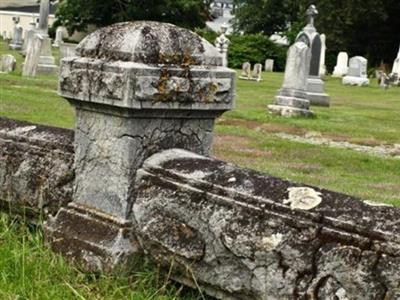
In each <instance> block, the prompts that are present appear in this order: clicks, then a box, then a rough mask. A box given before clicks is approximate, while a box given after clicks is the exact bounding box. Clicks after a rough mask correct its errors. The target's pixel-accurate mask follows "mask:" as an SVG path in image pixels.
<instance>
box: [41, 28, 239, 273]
mask: <svg viewBox="0 0 400 300" xmlns="http://www.w3.org/2000/svg"><path fill="white" fill-rule="evenodd" d="M149 37H151V38H149ZM187 61H189V62H190V66H187V64H184V62H187ZM180 66H182V67H180ZM235 78H236V72H235V71H233V70H229V69H227V68H224V67H222V57H221V55H220V54H219V53H218V51H217V49H216V48H215V47H214V46H213V45H212V44H210V43H208V42H207V41H206V40H204V39H202V38H200V37H199V36H198V35H196V34H195V33H193V32H191V31H189V30H187V29H183V28H179V27H177V26H174V25H171V24H164V23H158V22H143V21H142V22H135V23H132V22H130V23H120V24H115V25H113V26H110V27H105V28H102V29H100V30H98V31H96V32H94V33H93V34H91V35H89V36H88V37H86V38H85V39H84V40H83V41H82V42H81V43H80V45H79V46H78V48H77V50H76V57H72V58H66V59H64V60H63V61H62V64H61V72H60V84H59V93H60V95H61V96H63V97H65V98H66V99H67V100H68V101H69V102H70V103H71V104H72V105H73V106H74V107H75V108H76V131H75V144H76V146H75V149H76V151H75V174H76V176H75V183H74V200H73V203H72V204H71V205H70V206H69V207H68V208H66V209H61V210H60V211H59V213H58V214H57V216H56V217H55V218H54V219H51V220H50V221H49V222H48V223H47V224H46V229H45V232H46V233H45V234H46V240H47V241H48V242H49V243H50V244H51V247H52V249H53V250H55V251H57V252H61V253H63V254H64V255H65V256H67V257H68V258H70V259H72V260H75V261H80V262H82V263H83V265H84V267H85V268H86V269H88V270H93V269H95V270H98V269H102V270H113V269H114V268H116V267H128V268H129V267H131V266H129V264H127V263H128V262H129V261H130V259H131V258H132V257H134V256H135V255H136V254H137V251H138V244H137V240H136V238H135V236H134V234H133V226H134V224H133V223H132V220H131V208H132V205H133V202H134V201H135V188H134V186H135V176H136V171H137V170H138V168H140V167H141V165H142V164H143V162H144V160H145V159H147V158H148V157H149V156H151V155H152V154H155V153H157V152H159V151H161V150H163V149H170V148H175V147H177V148H183V149H187V150H190V151H193V152H196V153H199V154H203V155H208V154H209V151H210V148H211V143H212V138H213V133H212V132H213V126H214V122H215V118H216V117H218V116H219V115H221V114H222V113H223V112H225V111H227V110H230V109H231V108H232V107H233V100H234V95H235ZM88 232H90V234H88Z"/></svg>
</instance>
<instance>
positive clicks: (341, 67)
mask: <svg viewBox="0 0 400 300" xmlns="http://www.w3.org/2000/svg"><path fill="white" fill-rule="evenodd" d="M348 63H349V56H348V54H347V53H346V52H340V53H339V55H338V57H337V62H336V66H335V69H334V71H333V75H332V77H343V76H344V75H346V74H347V71H348Z"/></svg>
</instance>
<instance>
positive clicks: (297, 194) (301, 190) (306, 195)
mask: <svg viewBox="0 0 400 300" xmlns="http://www.w3.org/2000/svg"><path fill="white" fill-rule="evenodd" d="M288 192H289V199H286V200H284V201H283V203H284V204H290V208H291V209H301V210H311V209H313V208H315V207H317V206H318V205H319V204H320V203H321V202H322V198H321V193H320V192H317V191H316V190H314V189H312V188H309V187H291V188H288Z"/></svg>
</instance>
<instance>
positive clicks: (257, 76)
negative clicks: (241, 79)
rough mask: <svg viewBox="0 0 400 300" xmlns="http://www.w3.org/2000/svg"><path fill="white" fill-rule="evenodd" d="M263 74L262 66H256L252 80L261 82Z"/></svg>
mask: <svg viewBox="0 0 400 300" xmlns="http://www.w3.org/2000/svg"><path fill="white" fill-rule="evenodd" d="M261 74H262V64H255V65H254V68H253V73H252V79H253V80H256V81H261V80H262V78H261Z"/></svg>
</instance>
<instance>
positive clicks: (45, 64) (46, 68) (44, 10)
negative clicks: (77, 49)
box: [36, 0, 58, 75]
mask: <svg viewBox="0 0 400 300" xmlns="http://www.w3.org/2000/svg"><path fill="white" fill-rule="evenodd" d="M49 13H50V2H49V0H42V1H41V2H40V18H39V25H38V26H39V27H38V30H37V32H38V33H39V34H40V35H41V36H42V38H43V42H42V48H41V50H40V55H39V63H38V66H37V72H36V73H37V75H54V74H57V73H58V67H57V66H56V64H55V58H54V57H53V54H52V51H51V39H50V37H49V35H48V30H49V28H48V24H49Z"/></svg>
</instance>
